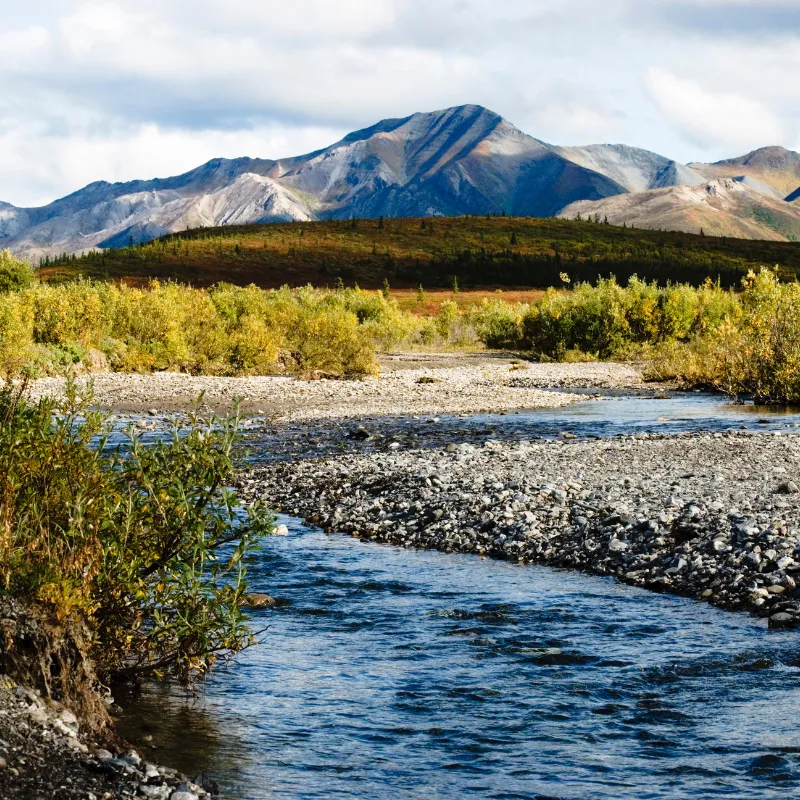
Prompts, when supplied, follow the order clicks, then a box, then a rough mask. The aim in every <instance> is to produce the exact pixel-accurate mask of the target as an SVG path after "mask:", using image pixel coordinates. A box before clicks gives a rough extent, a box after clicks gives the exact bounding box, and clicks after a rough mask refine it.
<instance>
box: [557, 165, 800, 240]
mask: <svg viewBox="0 0 800 800" xmlns="http://www.w3.org/2000/svg"><path fill="white" fill-rule="evenodd" d="M579 214H580V215H581V216H582V217H584V218H585V217H587V216H592V217H594V216H595V215H599V216H600V218H606V217H607V218H608V221H609V222H610V223H612V224H613V225H622V224H623V223H624V224H627V225H633V226H635V227H637V228H651V229H663V230H671V231H687V232H689V233H699V232H700V231H701V230H702V231H703V232H704V233H706V234H708V235H710V236H735V237H740V238H745V239H772V240H775V241H787V240H788V241H798V240H800V203H794V202H786V200H784V199H783V198H782V197H781V195H780V194H779V192H778V191H776V190H775V189H773V188H772V187H770V186H768V185H766V184H764V183H762V182H761V181H758V180H756V179H754V178H751V177H750V176H744V177H741V176H740V177H737V178H719V179H715V180H712V181H709V182H708V183H702V184H696V185H681V186H669V187H666V188H661V189H650V190H648V191H644V192H633V193H629V194H624V195H618V196H616V197H609V198H605V199H603V200H600V201H597V202H586V201H580V202H577V203H572V204H571V205H569V206H567V207H566V208H565V209H564V210H563V211H562V212H561V213H560V214H559V216H561V217H564V218H566V219H573V218H575V217H577V215H579Z"/></svg>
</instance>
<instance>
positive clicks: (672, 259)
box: [41, 216, 800, 288]
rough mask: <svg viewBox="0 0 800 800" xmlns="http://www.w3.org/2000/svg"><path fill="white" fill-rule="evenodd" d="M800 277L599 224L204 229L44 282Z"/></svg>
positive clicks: (727, 250)
mask: <svg viewBox="0 0 800 800" xmlns="http://www.w3.org/2000/svg"><path fill="white" fill-rule="evenodd" d="M762 264H767V265H769V266H775V265H779V266H780V269H781V274H782V275H784V276H785V277H794V276H795V275H796V274H797V273H798V270H800V247H798V245H796V244H794V243H790V242H770V241H760V240H759V241H755V240H747V239H732V238H723V237H712V236H701V235H700V231H699V230H698V232H697V234H688V233H675V232H666V231H663V232H662V231H654V230H638V229H637V230H633V229H631V228H626V227H618V226H614V225H605V224H603V222H602V221H601V220H600V219H599V218H598V220H597V221H594V220H592V221H574V220H563V219H536V218H532V217H515V218H512V217H502V216H492V217H455V218H453V217H447V218H444V217H436V218H432V217H423V218H409V219H367V220H347V221H327V222H307V223H272V224H269V225H241V226H230V227H221V228H198V229H194V230H189V231H186V232H183V233H178V234H174V235H171V236H165V237H163V238H161V239H156V240H154V241H151V242H148V243H146V244H141V245H135V246H131V247H123V248H120V249H106V250H97V251H92V252H89V253H87V254H86V255H84V256H83V257H75V256H65V257H61V258H55V259H51V258H50V257H47V258H45V259H44V260H43V261H42V264H41V266H42V270H41V274H42V277H44V278H46V279H49V280H55V279H64V278H71V277H74V276H76V275H84V276H86V277H90V278H111V279H119V278H122V279H124V280H125V281H126V282H128V283H139V284H142V283H146V282H147V281H148V280H150V279H151V278H159V279H162V280H164V279H171V280H178V281H181V282H185V283H190V284H193V285H196V286H211V285H213V284H216V283H218V282H220V281H230V282H231V283H236V284H240V285H242V284H247V283H254V284H256V285H258V286H261V287H265V288H277V287H279V286H283V285H285V284H288V285H291V286H302V285H304V284H307V283H311V284H313V285H314V286H326V285H327V286H329V287H331V288H333V287H334V286H335V285H336V283H337V280H339V279H341V280H342V281H344V282H345V283H348V284H352V283H353V282H354V281H355V282H357V283H359V284H360V285H361V286H364V287H367V288H379V287H380V286H381V285H382V284H383V281H384V280H385V279H388V281H389V282H390V283H391V284H392V286H397V287H412V288H416V287H417V286H418V285H419V284H422V285H424V286H425V288H433V287H450V286H452V285H453V281H454V279H457V280H458V283H459V284H461V286H462V287H469V286H484V287H485V286H495V287H505V286H524V287H539V288H545V287H548V286H560V285H561V282H560V274H561V273H562V272H564V271H566V272H568V273H569V274H570V276H571V277H572V279H573V280H574V281H594V280H596V279H597V278H598V277H608V276H610V275H612V274H613V275H615V276H616V277H617V279H618V280H620V281H622V282H625V281H627V280H628V278H629V277H631V276H632V275H634V274H635V275H638V276H639V277H640V278H643V279H648V280H658V281H659V282H660V283H662V284H663V283H666V282H667V281H672V282H686V283H693V284H695V285H698V284H701V283H702V282H703V281H704V280H705V279H706V278H711V279H712V280H714V281H716V280H718V279H719V280H720V281H721V282H722V284H723V285H724V286H735V285H738V283H739V281H740V280H741V278H742V277H744V275H746V274H747V272H748V271H749V270H751V269H758V268H759V267H760V266H761V265H762Z"/></svg>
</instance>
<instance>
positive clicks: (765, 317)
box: [648, 269, 800, 404]
mask: <svg viewBox="0 0 800 800" xmlns="http://www.w3.org/2000/svg"><path fill="white" fill-rule="evenodd" d="M648 376H649V377H651V378H661V379H675V380H678V381H680V382H681V383H683V384H685V385H688V386H708V387H713V388H716V389H719V390H721V391H724V392H726V393H728V394H731V395H735V396H738V397H742V396H751V397H753V398H754V399H755V400H756V401H757V402H762V403H778V404H789V403H798V402H800V284H798V283H788V284H783V283H780V282H779V280H778V276H777V274H776V273H775V272H774V271H772V270H767V269H764V270H761V272H759V273H758V274H755V273H750V274H749V275H748V276H747V277H746V278H745V279H744V281H743V292H742V294H741V296H740V299H739V303H738V307H737V310H736V313H729V314H728V315H727V318H726V319H725V320H724V321H723V322H722V323H721V324H718V325H716V326H712V327H710V328H708V329H701V330H700V332H699V333H698V334H697V335H696V336H695V337H694V338H693V339H692V340H691V341H689V342H688V343H685V344H681V343H678V342H671V343H667V344H665V345H663V346H662V347H660V348H659V349H658V351H657V355H656V358H655V360H654V362H653V363H652V365H651V366H650V368H649V370H648Z"/></svg>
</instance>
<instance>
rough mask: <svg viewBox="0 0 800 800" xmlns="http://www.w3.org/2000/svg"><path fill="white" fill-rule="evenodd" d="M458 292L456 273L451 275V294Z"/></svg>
mask: <svg viewBox="0 0 800 800" xmlns="http://www.w3.org/2000/svg"><path fill="white" fill-rule="evenodd" d="M458 292H459V288H458V276H457V275H453V294H458Z"/></svg>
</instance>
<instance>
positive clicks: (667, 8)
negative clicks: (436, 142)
mask: <svg viewBox="0 0 800 800" xmlns="http://www.w3.org/2000/svg"><path fill="white" fill-rule="evenodd" d="M0 12H2V17H1V18H2V20H3V25H2V29H0V201H6V202H10V203H13V204H15V205H20V206H31V205H41V204H44V203H47V202H50V201H52V200H54V199H56V198H57V197H61V196H64V195H66V194H68V193H70V192H73V191H76V190H77V189H79V188H81V187H82V186H84V185H86V184H87V183H90V182H92V181H95V180H108V181H122V180H131V179H133V178H153V177H166V176H169V175H175V174H180V173H181V172H185V171H187V170H189V169H191V168H193V167H195V166H198V165H199V164H201V163H203V162H205V161H207V160H209V159H211V158H214V157H220V156H221V157H236V156H252V157H259V158H282V157H287V156H292V155H300V154H302V153H306V152H310V151H312V150H315V149H318V148H322V147H325V146H327V145H329V144H332V143H334V142H335V141H337V140H338V139H340V138H341V137H342V136H343V135H345V134H346V133H348V132H350V131H352V130H357V129H359V128H363V127H366V126H368V125H371V124H373V123H375V122H377V121H378V120H380V119H383V118H386V117H404V116H407V115H408V114H411V113H414V112H415V111H432V110H434V109H440V108H447V107H449V106H454V105H461V104H465V103H476V104H480V105H484V106H486V107H488V108H490V109H492V110H493V111H496V112H497V113H499V114H502V115H503V116H504V117H505V118H506V119H508V120H509V121H510V122H512V123H513V124H515V125H516V126H517V127H519V128H521V129H522V130H524V131H525V132H526V133H530V134H531V135H533V136H536V137H537V138H539V139H543V140H545V141H548V142H552V143H555V144H562V145H579V144H591V143H598V142H614V143H617V142H623V143H625V144H629V145H633V146H637V147H644V148H647V149H649V150H654V151H656V152H659V153H661V154H663V155H666V156H669V157H670V158H674V159H677V160H678V161H683V162H687V161H714V160H718V159H721V158H728V157H732V156H737V155H741V154H743V153H745V152H748V151H749V150H752V149H755V148H757V147H761V146H765V145H772V144H778V145H783V146H785V147H788V148H791V149H796V150H800V0H137V2H135V3H133V2H130V0H128V2H114V0H75V1H74V2H73V0H25V2H19V1H18V0H0Z"/></svg>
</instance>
